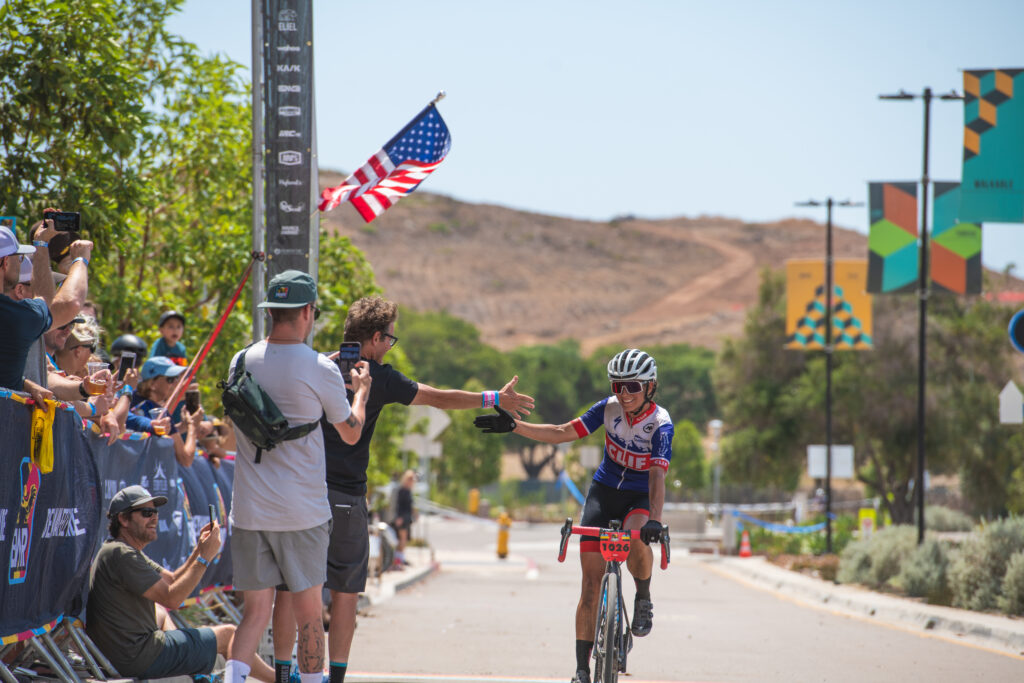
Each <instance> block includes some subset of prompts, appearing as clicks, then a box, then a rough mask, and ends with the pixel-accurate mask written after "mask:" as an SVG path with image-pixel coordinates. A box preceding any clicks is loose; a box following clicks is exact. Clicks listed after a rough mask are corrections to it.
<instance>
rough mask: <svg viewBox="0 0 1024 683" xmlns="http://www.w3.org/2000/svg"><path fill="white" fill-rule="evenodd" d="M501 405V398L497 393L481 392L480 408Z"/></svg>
mask: <svg viewBox="0 0 1024 683" xmlns="http://www.w3.org/2000/svg"><path fill="white" fill-rule="evenodd" d="M496 405H501V398H500V395H499V394H498V392H497V391H482V392H480V407H481V408H490V407H491V406H496Z"/></svg>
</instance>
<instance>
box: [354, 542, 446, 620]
mask: <svg viewBox="0 0 1024 683" xmlns="http://www.w3.org/2000/svg"><path fill="white" fill-rule="evenodd" d="M405 558H406V560H408V561H409V565H408V566H407V567H406V568H405V569H402V570H399V571H387V572H384V573H383V574H381V577H380V579H379V580H377V579H372V578H371V579H367V581H366V591H365V592H363V593H360V594H359V607H358V609H366V608H367V607H369V606H371V605H378V604H380V603H382V602H386V601H387V600H390V599H391V598H393V597H394V596H395V593H397V592H399V591H403V590H405V589H406V588H409V587H410V586H413V585H415V584H417V583H419V582H420V581H422V580H423V579H425V578H427V577H428V576H430V575H431V574H433V573H434V572H435V571H437V570H438V569H439V568H440V565H439V564H438V562H437V561H436V560H435V558H434V551H433V550H432V549H431V548H413V547H409V548H406V549H405Z"/></svg>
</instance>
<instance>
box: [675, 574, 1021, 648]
mask: <svg viewBox="0 0 1024 683" xmlns="http://www.w3.org/2000/svg"><path fill="white" fill-rule="evenodd" d="M693 557H698V556H696V555H694V556H693ZM701 561H703V562H704V563H705V564H706V566H707V567H708V568H709V569H711V570H712V571H715V572H717V573H719V574H722V575H725V576H728V577H731V578H734V579H737V580H739V581H740V582H742V583H746V584H749V585H752V586H754V587H756V588H760V589H762V590H768V591H773V592H778V593H780V594H782V595H785V596H789V597H791V598H794V599H796V600H798V601H800V602H802V603H805V604H808V605H811V606H816V607H819V608H822V609H827V610H829V611H834V612H837V613H841V614H845V615H847V616H852V617H855V618H860V619H864V620H867V621H878V622H883V623H885V624H888V625H893V626H897V627H899V628H903V629H905V630H909V631H911V632H917V633H919V634H920V635H931V636H934V637H940V638H945V639H948V640H953V641H958V642H967V643H970V644H972V645H976V646H979V647H984V648H989V649H992V650H998V651H1000V652H1005V653H1008V654H1014V655H1017V656H1022V655H1024V619H1015V618H1010V617H1005V616H999V615H996V614H988V613H984V612H973V611H971V610H963V609H955V608H952V607H942V606H939V605H929V604H926V603H924V602H919V601H917V600H913V599H909V598H900V597H895V596H891V595H885V594H884V593H877V592H875V591H871V590H867V589H865V588H861V587H859V586H852V585H848V584H835V583H832V582H831V581H823V580H821V579H815V578H813V577H810V576H807V575H804V574H801V573H799V572H794V571H790V570H788V569H783V568H782V567H778V566H776V565H774V564H772V563H771V562H768V561H767V560H766V559H764V558H763V557H748V558H739V557H724V556H723V557H709V558H707V559H702V560H701Z"/></svg>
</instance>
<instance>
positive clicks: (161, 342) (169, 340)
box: [149, 311, 188, 365]
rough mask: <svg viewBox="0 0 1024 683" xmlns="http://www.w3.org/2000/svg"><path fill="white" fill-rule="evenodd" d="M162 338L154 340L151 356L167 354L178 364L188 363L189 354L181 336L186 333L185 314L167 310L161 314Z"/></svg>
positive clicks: (150, 351) (150, 350)
mask: <svg viewBox="0 0 1024 683" xmlns="http://www.w3.org/2000/svg"><path fill="white" fill-rule="evenodd" d="M159 327H160V338H159V339H157V340H156V341H155V342H153V346H152V347H151V348H150V349H149V357H150V358H153V357H154V356H166V357H167V358H170V359H171V360H172V361H174V363H175V364H176V365H188V354H187V353H186V352H185V345H184V344H183V343H182V342H181V337H182V336H183V335H184V334H185V316H184V315H182V314H181V313H179V312H178V311H165V312H164V314H163V315H161V316H160V325H159Z"/></svg>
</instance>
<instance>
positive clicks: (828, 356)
mask: <svg viewBox="0 0 1024 683" xmlns="http://www.w3.org/2000/svg"><path fill="white" fill-rule="evenodd" d="M796 205H797V206H822V205H824V206H825V207H826V216H827V218H826V221H825V228H826V229H825V550H826V552H828V553H831V552H832V351H833V350H834V349H833V348H832V290H833V289H834V287H833V285H832V272H833V265H834V264H833V258H832V207H833V206H844V207H845V206H864V204H863V202H851V201H850V200H849V199H845V200H843V201H841V202H837V201H834V200H833V199H832V197H829V198H828V199H826V200H825V201H824V202H819V201H817V200H815V199H811V200H808V201H806V202H797V204H796Z"/></svg>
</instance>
